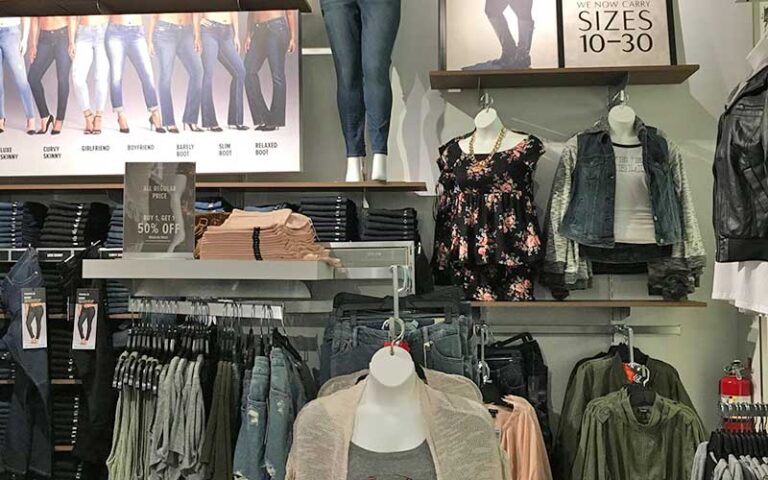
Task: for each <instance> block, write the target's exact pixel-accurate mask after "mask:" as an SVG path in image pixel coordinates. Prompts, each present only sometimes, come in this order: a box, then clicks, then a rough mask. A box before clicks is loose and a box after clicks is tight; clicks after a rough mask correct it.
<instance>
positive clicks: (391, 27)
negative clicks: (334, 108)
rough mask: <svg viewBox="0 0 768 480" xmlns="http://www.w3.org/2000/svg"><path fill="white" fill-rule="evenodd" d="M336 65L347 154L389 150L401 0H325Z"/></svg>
mask: <svg viewBox="0 0 768 480" xmlns="http://www.w3.org/2000/svg"><path fill="white" fill-rule="evenodd" d="M320 8H321V9H322V12H323V18H324V19H325V26H326V31H327V32H328V39H329V40H330V43H331V50H332V51H333V61H334V64H335V66H336V81H337V89H338V90H337V100H338V107H339V117H340V119H341V129H342V132H343V133H344V140H345V143H346V149H347V157H365V156H366V148H365V129H366V125H367V127H368V135H369V137H370V141H371V149H372V153H374V154H377V153H379V154H384V155H386V154H387V152H388V141H389V127H390V118H391V116H392V85H391V84H390V80H389V69H390V67H391V66H392V50H393V48H394V46H395V39H396V38H397V31H398V29H399V27H400V0H384V1H382V0H322V1H321V2H320Z"/></svg>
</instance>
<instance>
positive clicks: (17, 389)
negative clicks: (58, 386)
mask: <svg viewBox="0 0 768 480" xmlns="http://www.w3.org/2000/svg"><path fill="white" fill-rule="evenodd" d="M42 286H43V276H42V274H41V272H40V264H39V263H38V259H37V252H36V251H35V250H32V249H30V250H27V252H26V253H25V254H24V255H23V256H22V257H21V259H20V260H19V261H18V262H17V263H16V264H15V265H14V266H13V268H12V269H11V271H10V272H9V273H8V275H7V276H6V277H5V279H4V280H3V282H2V299H3V304H4V306H5V311H6V312H7V313H8V315H10V317H11V324H10V326H9V327H8V330H7V332H6V333H5V336H4V337H3V338H2V339H0V350H7V351H9V352H10V353H11V355H12V357H13V359H14V361H15V362H16V363H17V365H18V368H17V371H16V383H15V384H14V386H13V395H12V397H11V410H10V412H11V413H10V418H9V420H8V427H7V431H6V436H5V445H3V446H2V448H0V460H2V465H3V466H4V467H5V468H6V469H7V470H8V471H10V472H11V473H16V474H19V475H25V474H27V472H31V473H34V474H37V475H42V476H44V477H49V476H50V475H51V457H52V454H53V449H52V445H51V431H50V419H49V414H48V412H49V408H50V406H49V396H50V384H49V380H48V351H47V350H46V349H44V348H40V349H31V350H24V349H23V348H22V332H21V329H22V325H21V323H22V322H21V317H22V308H23V305H22V303H21V290H22V289H23V288H40V287H42Z"/></svg>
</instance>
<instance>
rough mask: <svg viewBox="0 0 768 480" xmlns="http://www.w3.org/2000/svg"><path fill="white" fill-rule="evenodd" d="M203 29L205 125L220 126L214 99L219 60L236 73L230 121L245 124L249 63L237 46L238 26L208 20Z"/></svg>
mask: <svg viewBox="0 0 768 480" xmlns="http://www.w3.org/2000/svg"><path fill="white" fill-rule="evenodd" d="M200 30H201V32H202V33H201V37H202V43H203V104H202V110H203V127H204V128H213V127H218V126H219V121H218V119H217V118H216V106H215V105H214V103H213V74H214V73H215V71H216V64H217V63H218V62H219V61H220V62H221V64H222V65H224V68H226V69H227V72H229V75H230V76H231V77H232V81H231V82H230V84H229V115H228V124H229V125H242V124H243V108H244V105H243V103H244V89H245V66H244V65H243V59H241V58H240V54H239V53H237V50H236V49H235V31H234V28H233V27H232V25H227V24H224V23H217V22H212V21H210V20H206V21H205V22H204V23H203V24H202V25H201V27H200ZM238 41H239V40H238Z"/></svg>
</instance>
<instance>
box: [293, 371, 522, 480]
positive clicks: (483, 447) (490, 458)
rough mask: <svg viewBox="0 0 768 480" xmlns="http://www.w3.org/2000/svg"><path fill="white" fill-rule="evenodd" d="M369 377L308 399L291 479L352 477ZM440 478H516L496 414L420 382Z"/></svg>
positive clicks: (298, 422) (297, 433)
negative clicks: (356, 427)
mask: <svg viewBox="0 0 768 480" xmlns="http://www.w3.org/2000/svg"><path fill="white" fill-rule="evenodd" d="M366 384H367V380H363V381H362V382H360V383H358V384H357V385H355V386H353V387H351V388H348V389H346V390H341V391H339V392H336V393H334V394H333V395H330V396H327V397H322V398H319V399H317V400H315V401H313V402H310V403H309V404H307V406H306V407H305V408H304V410H302V412H301V413H300V414H299V416H298V418H297V419H296V425H295V429H294V435H295V437H294V439H293V447H292V449H291V453H290V456H289V458H288V468H287V476H286V478H287V479H288V480H318V479H323V480H348V477H347V468H348V462H349V456H348V454H349V445H350V443H351V439H352V433H353V430H354V425H355V416H356V412H357V408H358V406H359V404H360V400H361V398H362V394H363V391H364V390H365V387H366ZM416 385H417V387H416V388H417V390H418V396H419V399H420V402H421V409H422V413H423V415H424V419H425V422H426V426H427V442H428V444H429V449H430V452H431V454H432V458H433V461H434V463H435V472H436V474H437V480H467V479H469V478H471V479H473V480H511V475H510V472H509V470H508V467H507V466H506V465H505V462H504V461H503V460H502V455H501V449H500V446H499V443H498V440H497V438H496V434H495V432H494V427H493V419H492V418H491V416H490V415H489V414H488V411H487V410H486V409H485V407H484V406H483V405H482V404H481V403H479V402H477V401H472V400H468V399H465V398H461V397H457V396H454V395H449V394H445V393H443V392H440V391H438V390H435V389H433V388H431V387H429V386H427V385H425V384H424V383H423V382H416Z"/></svg>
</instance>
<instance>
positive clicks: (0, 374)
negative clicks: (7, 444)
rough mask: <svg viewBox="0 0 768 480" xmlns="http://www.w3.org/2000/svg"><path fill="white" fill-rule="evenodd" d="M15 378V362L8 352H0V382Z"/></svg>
mask: <svg viewBox="0 0 768 480" xmlns="http://www.w3.org/2000/svg"><path fill="white" fill-rule="evenodd" d="M15 378H16V362H14V361H13V356H11V353H10V352H8V351H3V352H0V380H13V379H15ZM0 445H2V444H0Z"/></svg>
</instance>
